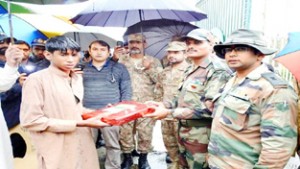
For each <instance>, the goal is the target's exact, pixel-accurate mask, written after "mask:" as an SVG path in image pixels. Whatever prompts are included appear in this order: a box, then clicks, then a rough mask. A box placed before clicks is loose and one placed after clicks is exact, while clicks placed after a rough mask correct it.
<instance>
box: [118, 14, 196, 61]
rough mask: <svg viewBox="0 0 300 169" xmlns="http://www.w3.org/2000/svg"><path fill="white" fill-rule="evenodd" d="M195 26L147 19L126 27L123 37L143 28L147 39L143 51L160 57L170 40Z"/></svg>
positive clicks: (164, 52)
mask: <svg viewBox="0 0 300 169" xmlns="http://www.w3.org/2000/svg"><path fill="white" fill-rule="evenodd" d="M196 28H198V27H197V26H195V25H192V24H190V23H188V22H181V21H175V20H167V19H158V20H148V21H142V22H139V23H137V24H134V25H132V26H130V27H128V28H127V31H126V32H125V33H124V39H125V40H126V39H127V36H128V35H129V34H132V33H141V30H143V31H142V33H143V35H144V36H145V37H146V41H147V46H146V49H145V53H146V54H148V55H151V56H154V57H157V58H159V59H162V58H163V57H164V56H165V54H166V51H165V49H166V47H167V45H168V43H169V42H170V41H172V40H174V39H178V38H180V37H182V36H184V35H186V34H187V33H188V32H190V31H191V30H193V29H196Z"/></svg>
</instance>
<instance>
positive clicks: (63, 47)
mask: <svg viewBox="0 0 300 169" xmlns="http://www.w3.org/2000/svg"><path fill="white" fill-rule="evenodd" d="M45 47H46V50H47V51H48V52H50V53H53V52H54V51H61V52H67V50H68V49H70V50H72V51H76V52H79V51H80V46H79V44H78V43H77V42H75V41H74V40H73V39H72V38H69V37H65V36H55V37H53V38H50V39H48V40H47V41H46V45H45Z"/></svg>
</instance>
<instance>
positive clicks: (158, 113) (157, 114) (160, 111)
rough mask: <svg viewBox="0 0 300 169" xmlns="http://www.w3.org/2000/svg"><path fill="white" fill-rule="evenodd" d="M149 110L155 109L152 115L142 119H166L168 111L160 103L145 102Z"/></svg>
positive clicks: (146, 115)
mask: <svg viewBox="0 0 300 169" xmlns="http://www.w3.org/2000/svg"><path fill="white" fill-rule="evenodd" d="M145 104H147V106H148V107H149V108H153V109H155V111H154V112H153V113H149V114H145V115H143V117H149V118H154V119H158V120H159V119H163V118H166V117H167V115H168V114H169V112H170V110H169V109H167V108H165V106H164V104H163V103H162V102H155V101H147V102H145Z"/></svg>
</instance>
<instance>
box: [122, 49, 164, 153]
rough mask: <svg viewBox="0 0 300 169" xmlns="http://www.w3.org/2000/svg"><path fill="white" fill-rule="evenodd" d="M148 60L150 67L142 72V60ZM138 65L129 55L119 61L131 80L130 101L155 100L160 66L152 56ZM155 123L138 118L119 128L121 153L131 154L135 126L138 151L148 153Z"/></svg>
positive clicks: (147, 119)
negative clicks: (150, 61)
mask: <svg viewBox="0 0 300 169" xmlns="http://www.w3.org/2000/svg"><path fill="white" fill-rule="evenodd" d="M143 59H150V60H152V61H153V63H152V66H151V67H150V68H149V69H147V70H143V65H142V60H143ZM143 59H141V60H140V61H139V62H138V63H136V62H134V61H133V59H131V57H130V56H129V55H126V56H122V57H121V58H120V59H119V62H120V63H123V64H124V65H125V66H126V67H127V69H128V72H129V74H130V78H131V79H132V90H133V96H132V100H134V101H138V102H145V101H149V100H156V99H157V98H156V97H155V95H154V88H155V84H156V82H157V79H158V74H159V73H160V72H161V71H162V66H161V63H160V61H159V60H158V59H157V58H154V57H152V56H147V55H146V56H144V58H143ZM154 124H155V121H154V120H152V119H150V118H139V119H137V120H135V121H132V122H129V123H127V124H124V125H122V126H121V128H120V143H121V149H122V151H123V153H131V151H133V149H134V139H133V138H134V134H133V128H134V126H136V131H137V132H138V151H140V152H141V153H148V152H149V151H151V149H152V147H151V142H152V131H153V126H154Z"/></svg>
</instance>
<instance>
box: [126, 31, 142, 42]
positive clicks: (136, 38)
mask: <svg viewBox="0 0 300 169" xmlns="http://www.w3.org/2000/svg"><path fill="white" fill-rule="evenodd" d="M130 41H139V42H143V41H146V37H145V36H144V35H142V34H141V33H135V34H130V35H129V36H128V42H130Z"/></svg>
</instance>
